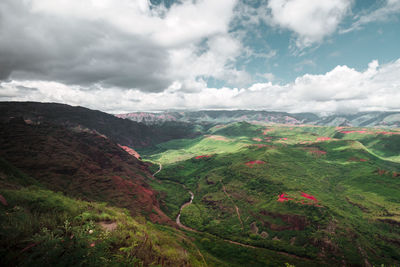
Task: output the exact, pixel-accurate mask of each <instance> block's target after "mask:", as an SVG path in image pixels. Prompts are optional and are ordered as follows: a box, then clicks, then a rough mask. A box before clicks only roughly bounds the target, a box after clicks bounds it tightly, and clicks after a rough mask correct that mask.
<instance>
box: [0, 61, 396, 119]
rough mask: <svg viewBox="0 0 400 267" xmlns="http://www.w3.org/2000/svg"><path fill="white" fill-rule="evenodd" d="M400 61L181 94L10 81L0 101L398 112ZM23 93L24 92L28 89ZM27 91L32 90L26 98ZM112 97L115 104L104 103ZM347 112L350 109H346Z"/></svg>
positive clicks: (118, 107)
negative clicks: (291, 78)
mask: <svg viewBox="0 0 400 267" xmlns="http://www.w3.org/2000/svg"><path fill="white" fill-rule="evenodd" d="M398 77H400V59H398V60H396V61H394V62H391V63H388V64H385V65H379V63H378V61H376V60H374V61H372V62H371V63H369V65H368V67H367V68H366V69H365V70H364V71H357V70H355V69H353V68H350V67H348V66H337V67H335V68H334V69H332V70H331V71H329V72H327V73H325V74H320V75H311V74H306V75H303V76H300V77H298V78H297V79H296V80H295V81H294V82H292V83H287V84H283V85H281V84H274V83H272V82H268V83H257V84H253V85H252V86H250V87H248V88H241V89H239V88H228V87H224V88H220V89H216V88H207V87H206V84H205V83H204V82H202V81H199V82H198V84H197V86H199V87H202V86H203V88H202V89H201V90H197V91H195V92H184V91H182V90H180V87H181V86H183V85H182V84H179V83H175V84H174V85H172V86H171V87H170V88H168V90H166V91H163V92H154V93H145V92H141V91H139V90H135V89H130V90H121V89H119V88H111V89H107V90H105V89H104V88H101V87H97V88H93V89H92V90H91V91H84V90H80V88H78V87H71V86H67V85H63V84H60V83H55V82H43V81H41V82H37V81H19V82H17V81H10V82H3V83H2V84H0V91H1V92H2V93H1V94H0V99H3V100H37V101H47V102H63V103H68V104H72V105H83V106H87V107H90V108H94V109H102V110H104V111H109V112H129V111H133V110H166V109H185V108H190V109H216V108H218V109H232V108H239V109H267V110H278V111H289V112H349V111H366V110H400V105H399V103H400V81H399V79H398ZM27 88H28V89H27ZM26 90H32V92H30V94H29V96H27V95H26ZM110 98H112V99H114V100H115V101H109V99H110ZM349 107H351V109H349Z"/></svg>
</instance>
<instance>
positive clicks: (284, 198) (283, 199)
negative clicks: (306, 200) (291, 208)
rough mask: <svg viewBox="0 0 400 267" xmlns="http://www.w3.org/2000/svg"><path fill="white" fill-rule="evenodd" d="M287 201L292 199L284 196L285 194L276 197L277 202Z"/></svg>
mask: <svg viewBox="0 0 400 267" xmlns="http://www.w3.org/2000/svg"><path fill="white" fill-rule="evenodd" d="M289 200H293V198H291V197H288V195H286V193H283V194H280V195H279V197H278V202H285V201H289Z"/></svg>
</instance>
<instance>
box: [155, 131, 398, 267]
mask: <svg viewBox="0 0 400 267" xmlns="http://www.w3.org/2000/svg"><path fill="white" fill-rule="evenodd" d="M341 131H347V132H350V133H346V132H345V133H342V132H341ZM352 131H360V133H357V132H355V133H353V132H352ZM362 131H366V132H365V133H364V132H362ZM379 132H382V130H380V129H368V130H362V129H357V128H349V129H344V130H343V129H342V128H336V127H313V126H306V127H295V126H287V125H274V126H271V125H269V126H267V125H253V124H249V123H234V124H229V125H226V126H224V127H217V128H212V129H210V133H211V134H212V136H219V138H218V139H219V140H215V139H214V140H213V141H212V142H210V135H205V136H203V137H199V138H196V139H192V140H183V141H182V142H179V141H178V140H175V141H173V142H168V143H164V144H161V145H160V146H159V147H162V148H163V149H162V150H158V151H156V150H154V151H155V153H154V154H149V155H148V157H149V158H151V159H153V160H157V161H160V162H162V163H163V170H162V171H161V172H160V173H159V174H158V175H157V177H158V179H161V180H162V181H163V182H164V181H174V182H175V183H177V184H175V186H176V187H175V188H174V187H173V186H172V184H171V187H170V188H164V189H160V190H161V191H162V192H163V196H165V198H164V201H165V203H166V205H167V206H168V208H169V211H170V214H177V213H178V211H179V205H177V203H179V201H178V199H177V198H175V199H172V198H171V195H173V194H175V192H176V191H177V190H178V189H177V188H179V187H181V185H180V184H183V185H185V186H187V187H188V188H189V189H190V190H191V191H193V193H194V194H195V198H194V201H193V204H192V205H190V206H187V207H186V208H184V209H183V211H182V215H181V222H182V223H183V224H184V225H186V226H189V227H191V228H194V229H196V230H199V231H202V232H206V233H209V234H212V236H213V237H214V238H217V237H219V238H222V239H227V240H232V241H236V242H240V243H242V244H248V245H252V246H255V247H259V248H266V249H270V250H274V251H279V252H284V253H289V254H290V255H293V256H297V257H304V258H308V259H310V260H312V261H314V262H316V261H318V260H322V261H324V262H331V263H332V264H333V265H338V264H341V262H342V261H345V262H346V263H347V264H349V265H358V264H361V263H364V262H369V263H370V264H374V265H381V264H385V265H393V264H399V262H400V253H399V252H398V251H400V248H399V243H398V240H400V230H399V228H398V225H399V224H400V195H399V194H398V192H399V190H400V177H399V171H400V164H398V163H397V162H395V160H394V159H395V158H396V157H398V156H399V151H400V149H399V144H400V139H399V138H398V137H399V135H397V134H390V135H387V134H379ZM221 137H224V138H221ZM222 140H223V141H222ZM200 155H211V156H210V157H200V158H196V156H200ZM257 161H258V163H259V164H257V163H254V162H257ZM251 162H253V164H251ZM246 163H247V164H246ZM304 193H305V195H304ZM282 194H284V197H286V198H287V199H284V198H283V200H282V201H278V199H279V196H280V195H282ZM304 196H308V198H307V197H304ZM182 200H183V199H182ZM173 201H174V202H173ZM184 202H185V200H183V201H182V202H181V204H182V203H184ZM172 203H174V205H172ZM174 207H175V212H171V210H170V209H171V208H172V209H174ZM203 248H204V247H203ZM209 250H210V249H208V248H206V251H209ZM250 250H251V249H250Z"/></svg>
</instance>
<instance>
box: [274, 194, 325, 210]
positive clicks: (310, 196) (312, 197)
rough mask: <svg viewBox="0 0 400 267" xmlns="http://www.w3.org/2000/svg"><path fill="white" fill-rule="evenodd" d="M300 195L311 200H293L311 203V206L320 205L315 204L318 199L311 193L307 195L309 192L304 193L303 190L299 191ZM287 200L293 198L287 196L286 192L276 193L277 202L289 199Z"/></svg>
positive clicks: (306, 203) (304, 203)
mask: <svg viewBox="0 0 400 267" xmlns="http://www.w3.org/2000/svg"><path fill="white" fill-rule="evenodd" d="M300 197H304V198H307V199H310V200H312V202H307V201H304V200H297V201H295V202H296V203H300V204H301V205H313V206H316V207H322V206H320V205H318V204H317V203H318V200H317V199H316V198H315V197H314V196H312V195H309V194H306V193H304V192H301V195H300ZM289 200H295V199H294V198H291V197H289V196H288V195H287V194H286V193H282V194H280V195H278V200H277V201H278V202H285V201H289Z"/></svg>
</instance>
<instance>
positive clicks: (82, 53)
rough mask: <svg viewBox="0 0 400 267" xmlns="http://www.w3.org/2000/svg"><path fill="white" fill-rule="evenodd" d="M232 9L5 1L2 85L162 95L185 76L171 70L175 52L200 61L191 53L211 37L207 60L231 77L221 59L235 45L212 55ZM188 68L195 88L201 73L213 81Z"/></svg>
mask: <svg viewBox="0 0 400 267" xmlns="http://www.w3.org/2000/svg"><path fill="white" fill-rule="evenodd" d="M235 4H236V0H219V1H213V0H202V1H189V0H186V1H181V4H175V5H172V6H171V7H170V8H169V9H166V8H165V7H163V6H152V5H151V4H150V2H149V1H147V0H121V1H118V3H117V4H116V3H115V1H111V0H102V1H92V0H82V1H68V0H3V1H1V3H0V17H1V23H0V79H2V80H5V79H7V78H9V77H11V78H12V79H15V80H24V79H27V80H44V81H45V80H47V81H58V82H61V83H63V84H70V85H80V86H87V87H90V86H93V85H96V84H97V85H100V86H102V87H114V86H117V87H121V88H127V89H138V90H142V91H147V92H160V91H163V90H165V89H167V88H168V87H169V86H170V85H171V84H172V83H173V82H174V81H175V80H177V79H179V78H180V76H185V75H183V74H182V72H185V71H181V72H180V73H178V74H179V75H178V76H175V75H176V74H177V73H175V72H174V71H171V70H174V67H175V64H176V62H173V61H172V60H171V59H172V58H173V57H174V56H175V54H176V53H177V52H176V51H180V53H181V54H182V51H186V50H189V51H191V53H189V54H190V55H189V56H188V57H184V56H182V57H181V58H182V61H184V60H190V59H193V60H194V61H202V60H203V61H204V60H205V59H198V58H197V57H196V55H195V54H194V53H193V51H192V50H193V47H195V46H196V45H197V43H198V42H201V41H202V40H203V39H209V43H210V46H211V49H213V51H210V52H209V53H208V54H207V57H208V59H207V60H205V61H207V62H217V61H218V62H220V63H219V64H220V65H219V66H220V70H219V71H218V72H217V75H219V76H220V77H223V78H224V79H230V78H232V79H236V78H235V77H236V76H235V75H236V73H235V68H234V67H232V66H229V65H228V64H227V62H226V61H227V60H231V56H234V55H236V50H237V49H238V48H237V45H236V44H235V45H231V46H230V47H231V49H230V50H225V51H224V54H223V55H221V56H220V55H219V54H218V53H217V52H218V51H217V50H218V46H220V44H218V41H219V40H220V39H218V38H224V36H226V35H227V32H228V25H229V21H230V19H231V15H232V13H233V7H234V5H235ZM216 36H220V37H216ZM225 38H227V37H225ZM213 43H215V44H213ZM233 43H235V42H233ZM212 57H218V59H216V58H212ZM182 63H183V62H180V63H179V64H180V66H182ZM185 63H186V62H185ZM181 69H182V68H181ZM197 69H198V68H197ZM187 70H189V72H190V73H189V74H190V75H191V76H193V78H192V82H193V81H194V80H196V79H197V76H199V75H210V71H208V72H207V71H200V70H199V72H198V73H196V72H195V70H193V69H190V68H188V69H187ZM230 72H231V73H230ZM186 74H187V73H186ZM230 74H231V75H232V77H230V76H229V75H230ZM186 76H187V75H186Z"/></svg>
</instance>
